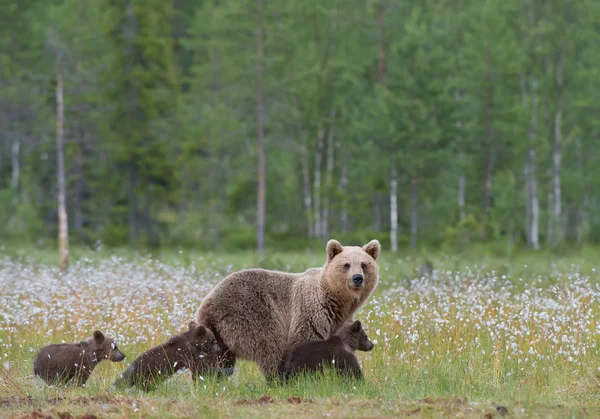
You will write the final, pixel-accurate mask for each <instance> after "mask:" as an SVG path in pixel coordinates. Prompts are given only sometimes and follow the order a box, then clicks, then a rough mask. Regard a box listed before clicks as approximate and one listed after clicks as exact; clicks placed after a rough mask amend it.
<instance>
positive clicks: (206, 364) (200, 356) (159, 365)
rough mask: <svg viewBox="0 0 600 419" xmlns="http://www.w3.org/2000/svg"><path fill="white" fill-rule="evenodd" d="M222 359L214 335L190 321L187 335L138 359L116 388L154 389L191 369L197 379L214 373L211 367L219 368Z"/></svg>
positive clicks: (183, 334)
mask: <svg viewBox="0 0 600 419" xmlns="http://www.w3.org/2000/svg"><path fill="white" fill-rule="evenodd" d="M220 356H221V348H220V347H219V345H218V344H217V341H216V340H215V336H214V335H213V333H212V332H211V331H210V330H209V329H207V328H205V327H204V326H202V325H200V326H199V325H197V324H196V322H190V323H189V324H188V330H187V331H186V332H184V333H181V334H179V335H177V336H174V337H172V338H171V339H169V340H168V341H167V342H165V343H163V344H161V345H158V346H155V347H154V348H152V349H149V350H148V351H146V352H144V353H143V354H141V355H139V356H138V357H137V358H136V359H134V360H133V362H132V363H131V364H130V365H129V367H128V368H127V370H125V372H124V373H123V374H122V375H121V377H120V378H118V379H117V381H116V382H115V385H116V386H118V387H125V386H134V385H135V386H139V387H141V388H143V389H144V390H150V389H152V388H154V387H155V386H156V385H157V384H158V383H160V382H161V381H164V380H166V379H167V378H169V377H170V376H172V375H173V374H175V372H177V371H179V370H181V369H183V368H187V369H188V370H190V371H191V372H192V376H193V377H194V379H196V378H197V376H198V375H201V374H205V373H207V372H210V370H211V368H212V369H216V367H217V366H218V362H219V358H220Z"/></svg>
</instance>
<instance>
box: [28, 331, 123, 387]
mask: <svg viewBox="0 0 600 419" xmlns="http://www.w3.org/2000/svg"><path fill="white" fill-rule="evenodd" d="M105 359H109V360H110V361H112V362H121V361H122V360H123V359H125V354H123V352H121V351H120V350H119V348H117V345H116V344H115V341H114V340H113V339H112V338H110V337H108V336H104V334H102V332H100V331H99V330H96V331H95V332H94V336H93V337H92V338H90V339H88V340H87V341H83V342H79V343H62V344H55V345H48V346H44V347H43V348H41V349H40V350H39V352H38V354H37V356H36V357H35V360H34V361H33V372H34V374H35V375H38V376H40V377H41V378H42V379H44V381H46V382H47V383H48V384H66V383H68V382H69V381H72V383H73V384H77V385H85V383H86V382H87V380H88V378H89V377H90V375H91V374H92V371H93V370H94V368H95V367H96V365H98V364H99V363H100V362H101V361H103V360H105Z"/></svg>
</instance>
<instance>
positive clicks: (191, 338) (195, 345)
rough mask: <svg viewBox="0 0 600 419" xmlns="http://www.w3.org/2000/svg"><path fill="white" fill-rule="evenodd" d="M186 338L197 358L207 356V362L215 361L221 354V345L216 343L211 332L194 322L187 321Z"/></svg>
mask: <svg viewBox="0 0 600 419" xmlns="http://www.w3.org/2000/svg"><path fill="white" fill-rule="evenodd" d="M186 338H187V340H188V342H189V344H190V345H191V347H192V349H193V351H194V355H195V356H197V357H199V358H205V357H206V358H207V359H206V361H208V362H209V363H210V362H212V363H214V362H216V361H215V360H217V359H218V358H219V357H220V356H221V347H220V346H219V344H218V343H217V339H216V338H215V335H214V334H213V332H212V331H211V330H210V329H209V328H207V327H204V326H202V325H199V324H197V323H196V322H193V321H192V322H189V324H188V331H187V332H186Z"/></svg>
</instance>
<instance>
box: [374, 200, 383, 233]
mask: <svg viewBox="0 0 600 419" xmlns="http://www.w3.org/2000/svg"><path fill="white" fill-rule="evenodd" d="M381 198H382V197H381V194H380V193H379V192H375V211H374V212H375V214H374V215H375V219H374V221H375V225H374V226H373V231H375V232H377V233H379V232H380V231H381V224H382V220H381V209H382V208H381Z"/></svg>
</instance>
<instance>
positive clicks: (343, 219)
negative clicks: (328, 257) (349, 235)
mask: <svg viewBox="0 0 600 419" xmlns="http://www.w3.org/2000/svg"><path fill="white" fill-rule="evenodd" d="M344 161H345V162H347V161H348V159H347V158H345V159H344ZM338 190H339V193H340V196H341V204H342V210H341V213H340V224H341V230H342V232H343V233H346V232H347V231H348V197H347V195H346V191H347V190H348V165H347V164H343V165H342V173H341V174H340V183H339V186H338Z"/></svg>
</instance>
